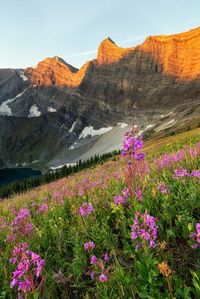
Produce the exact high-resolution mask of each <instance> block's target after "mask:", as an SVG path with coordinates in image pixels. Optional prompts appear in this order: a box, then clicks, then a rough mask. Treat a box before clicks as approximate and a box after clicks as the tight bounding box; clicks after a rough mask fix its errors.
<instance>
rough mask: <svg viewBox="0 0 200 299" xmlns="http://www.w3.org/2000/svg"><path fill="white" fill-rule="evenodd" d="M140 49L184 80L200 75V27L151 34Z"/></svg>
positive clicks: (167, 70) (166, 70)
mask: <svg viewBox="0 0 200 299" xmlns="http://www.w3.org/2000/svg"><path fill="white" fill-rule="evenodd" d="M139 49H140V50H141V51H142V52H144V53H149V54H150V55H151V56H152V57H153V59H154V60H155V62H156V63H158V64H160V65H161V66H162V70H163V72H164V73H166V74H168V75H173V76H175V77H177V78H179V79H184V80H193V79H197V78H199V76H200V51H199V49H200V27H198V28H195V29H192V30H190V31H187V32H183V33H179V34H172V35H158V36H149V37H148V38H147V39H146V40H145V41H144V43H143V44H142V45H141V46H139Z"/></svg>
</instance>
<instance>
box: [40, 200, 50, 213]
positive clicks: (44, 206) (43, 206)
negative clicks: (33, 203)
mask: <svg viewBox="0 0 200 299" xmlns="http://www.w3.org/2000/svg"><path fill="white" fill-rule="evenodd" d="M48 209H49V206H48V204H46V203H42V204H41V205H39V207H38V212H39V213H40V214H44V213H46V212H47V211H48Z"/></svg>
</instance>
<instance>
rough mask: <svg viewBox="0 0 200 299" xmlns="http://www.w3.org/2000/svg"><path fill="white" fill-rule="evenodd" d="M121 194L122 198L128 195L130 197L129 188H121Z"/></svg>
mask: <svg viewBox="0 0 200 299" xmlns="http://www.w3.org/2000/svg"><path fill="white" fill-rule="evenodd" d="M122 195H123V197H124V199H127V198H128V197H130V190H129V188H124V189H123V190H122Z"/></svg>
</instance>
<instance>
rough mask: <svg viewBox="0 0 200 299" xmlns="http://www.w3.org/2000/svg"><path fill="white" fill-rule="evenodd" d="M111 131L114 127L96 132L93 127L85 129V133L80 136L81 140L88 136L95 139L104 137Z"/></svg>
mask: <svg viewBox="0 0 200 299" xmlns="http://www.w3.org/2000/svg"><path fill="white" fill-rule="evenodd" d="M111 130H112V127H107V128H101V129H97V130H95V129H94V128H93V126H89V127H85V128H84V129H83V131H82V132H81V134H80V135H79V139H81V138H86V137H87V136H91V137H93V136H99V135H103V134H105V133H107V132H109V131H111Z"/></svg>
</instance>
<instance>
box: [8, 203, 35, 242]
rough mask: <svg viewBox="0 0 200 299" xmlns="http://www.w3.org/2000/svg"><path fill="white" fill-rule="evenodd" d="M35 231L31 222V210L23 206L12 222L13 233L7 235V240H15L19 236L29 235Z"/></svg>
mask: <svg viewBox="0 0 200 299" xmlns="http://www.w3.org/2000/svg"><path fill="white" fill-rule="evenodd" d="M33 231H34V227H33V225H32V224H31V223H30V212H29V210H28V209H25V208H22V209H20V210H19V213H18V214H17V216H16V217H15V218H14V219H13V221H12V223H11V235H8V236H7V241H8V242H9V241H12V240H15V239H16V237H17V236H29V235H30V234H31V233H32V232H33Z"/></svg>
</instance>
